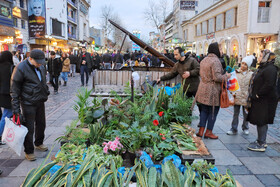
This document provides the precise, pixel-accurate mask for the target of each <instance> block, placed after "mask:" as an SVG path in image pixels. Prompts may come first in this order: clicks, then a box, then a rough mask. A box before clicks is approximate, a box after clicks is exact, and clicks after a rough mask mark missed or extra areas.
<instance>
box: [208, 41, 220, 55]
mask: <svg viewBox="0 0 280 187" xmlns="http://www.w3.org/2000/svg"><path fill="white" fill-rule="evenodd" d="M208 53H213V54H215V55H216V56H217V57H218V58H220V57H221V53H220V50H219V45H218V43H217V42H214V43H211V44H210V45H209V47H208Z"/></svg>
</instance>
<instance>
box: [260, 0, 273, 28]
mask: <svg viewBox="0 0 280 187" xmlns="http://www.w3.org/2000/svg"><path fill="white" fill-rule="evenodd" d="M270 7H271V1H259V9H258V23H269V18H270Z"/></svg>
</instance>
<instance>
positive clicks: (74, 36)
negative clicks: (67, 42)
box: [68, 33, 77, 39]
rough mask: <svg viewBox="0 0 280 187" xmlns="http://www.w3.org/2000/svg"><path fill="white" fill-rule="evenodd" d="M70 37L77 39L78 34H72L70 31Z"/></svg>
mask: <svg viewBox="0 0 280 187" xmlns="http://www.w3.org/2000/svg"><path fill="white" fill-rule="evenodd" d="M68 38H72V39H77V38H76V34H70V33H68Z"/></svg>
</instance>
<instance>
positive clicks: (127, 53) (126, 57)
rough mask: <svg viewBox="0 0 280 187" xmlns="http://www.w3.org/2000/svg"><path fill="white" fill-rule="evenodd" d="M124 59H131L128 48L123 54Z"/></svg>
mask: <svg viewBox="0 0 280 187" xmlns="http://www.w3.org/2000/svg"><path fill="white" fill-rule="evenodd" d="M123 59H124V61H125V62H126V61H128V60H129V59H130V53H129V51H128V50H127V51H126V53H125V54H124V55H123Z"/></svg>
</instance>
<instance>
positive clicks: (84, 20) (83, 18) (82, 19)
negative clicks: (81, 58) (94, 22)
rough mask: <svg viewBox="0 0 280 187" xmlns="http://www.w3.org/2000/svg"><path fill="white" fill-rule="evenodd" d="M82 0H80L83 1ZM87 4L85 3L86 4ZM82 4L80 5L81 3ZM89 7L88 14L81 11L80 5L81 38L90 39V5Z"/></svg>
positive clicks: (81, 39)
mask: <svg viewBox="0 0 280 187" xmlns="http://www.w3.org/2000/svg"><path fill="white" fill-rule="evenodd" d="M81 1H82V0H80V3H81ZM87 2H89V3H91V2H90V0H87ZM84 5H85V4H84ZM79 6H80V5H79ZM87 8H88V14H86V15H85V14H84V13H83V12H82V11H80V7H79V10H78V20H79V21H78V29H79V38H78V39H79V40H80V41H83V40H88V38H89V7H87ZM84 24H86V30H85V32H86V36H84Z"/></svg>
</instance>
